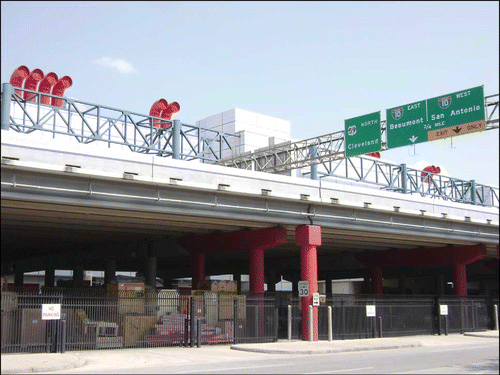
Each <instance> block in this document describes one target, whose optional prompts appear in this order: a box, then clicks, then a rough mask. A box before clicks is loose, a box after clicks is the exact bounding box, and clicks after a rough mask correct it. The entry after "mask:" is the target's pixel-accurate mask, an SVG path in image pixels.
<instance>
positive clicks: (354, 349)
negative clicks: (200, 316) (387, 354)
mask: <svg viewBox="0 0 500 375" xmlns="http://www.w3.org/2000/svg"><path fill="white" fill-rule="evenodd" d="M422 346H423V345H422V344H421V343H414V344H400V345H386V346H378V347H373V346H360V347H351V348H331V349H303V350H287V349H259V348H248V347H244V346H241V347H238V346H235V345H231V346H230V349H233V350H241V351H246V352H254V353H266V354H330V353H345V352H360V351H368V350H390V349H406V348H418V347H422Z"/></svg>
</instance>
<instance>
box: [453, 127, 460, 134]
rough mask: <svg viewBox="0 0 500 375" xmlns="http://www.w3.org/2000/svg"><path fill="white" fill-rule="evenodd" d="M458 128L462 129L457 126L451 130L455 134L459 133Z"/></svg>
mask: <svg viewBox="0 0 500 375" xmlns="http://www.w3.org/2000/svg"><path fill="white" fill-rule="evenodd" d="M460 130H462V128H459V127H458V126H457V127H456V128H455V129H453V131H454V132H455V133H457V134H458V133H460Z"/></svg>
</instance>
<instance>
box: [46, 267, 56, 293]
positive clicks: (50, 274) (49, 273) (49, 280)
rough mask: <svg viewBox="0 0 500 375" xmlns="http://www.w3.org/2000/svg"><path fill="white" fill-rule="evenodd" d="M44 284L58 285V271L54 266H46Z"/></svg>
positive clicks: (49, 285)
mask: <svg viewBox="0 0 500 375" xmlns="http://www.w3.org/2000/svg"><path fill="white" fill-rule="evenodd" d="M44 286H45V287H49V288H53V287H55V286H56V271H55V269H54V267H47V268H45V280H44Z"/></svg>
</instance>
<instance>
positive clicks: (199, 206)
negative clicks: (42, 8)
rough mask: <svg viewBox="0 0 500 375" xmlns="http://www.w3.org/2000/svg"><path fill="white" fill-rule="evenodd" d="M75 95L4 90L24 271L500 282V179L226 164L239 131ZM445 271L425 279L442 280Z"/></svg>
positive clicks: (5, 194) (256, 286)
mask: <svg viewBox="0 0 500 375" xmlns="http://www.w3.org/2000/svg"><path fill="white" fill-rule="evenodd" d="M28 91H29V90H28ZM33 95H35V96H36V95H39V94H37V93H36V92H34V93H33ZM63 99H64V100H65V101H66V107H65V108H62V109H57V108H55V107H44V106H41V105H39V104H38V103H35V104H32V103H30V102H29V101H27V100H24V101H23V100H22V99H21V97H20V96H18V95H17V94H15V93H14V92H12V94H11V96H9V97H7V98H6V97H5V95H4V93H3V95H2V148H1V156H2V162H1V189H2V190H1V191H2V197H1V198H2V199H1V207H2V211H1V218H2V226H1V231H2V233H1V234H2V275H8V274H14V275H15V280H16V281H15V282H16V285H19V286H20V285H22V284H23V274H24V273H25V272H30V271H38V270H45V271H46V283H47V285H49V286H50V284H51V283H52V284H53V272H54V270H56V269H73V270H74V275H75V276H74V278H75V281H77V280H78V279H79V278H81V275H82V272H83V270H104V271H105V272H106V275H107V276H106V281H107V282H109V281H111V280H112V278H113V275H114V274H115V272H116V271H136V272H141V273H143V274H144V275H145V279H146V283H147V284H149V285H151V286H156V281H157V279H159V280H161V282H162V283H163V285H164V286H165V287H168V286H169V283H170V282H171V280H172V279H173V278H179V277H192V278H193V284H194V285H196V281H201V280H202V279H204V278H205V276H209V275H217V274H233V275H235V276H236V278H237V279H238V278H239V277H240V276H241V274H249V275H250V290H251V292H254V293H262V292H263V291H264V281H265V280H267V282H268V285H270V288H272V287H273V286H274V284H275V282H277V281H279V280H280V278H281V277H283V278H284V279H287V280H290V281H293V285H294V289H295V288H296V284H297V281H298V280H300V279H301V278H302V279H304V278H305V279H307V280H309V281H310V282H311V283H312V284H311V285H312V287H311V291H312V292H314V291H317V280H318V278H319V279H326V280H332V279H339V278H354V277H363V278H365V279H368V280H371V288H370V289H371V290H370V291H371V292H373V293H375V294H381V293H382V291H383V285H382V276H383V277H384V278H386V279H390V278H405V277H410V278H412V279H415V278H418V277H424V278H427V279H429V278H431V279H432V278H434V279H436V280H441V281H440V282H441V283H442V282H447V281H449V280H451V282H452V283H453V293H454V294H456V295H466V294H467V280H473V279H474V278H476V279H475V280H481V282H483V283H487V284H488V285H490V286H489V288H490V289H491V290H490V291H492V292H493V293H494V292H495V286H491V285H496V288H497V289H496V291H498V245H499V233H498V229H499V221H498V220H499V219H498V214H499V212H498V188H494V187H484V186H482V185H480V184H476V183H475V182H463V181H457V180H455V179H451V178H449V179H448V180H447V181H448V182H446V181H445V182H446V183H447V184H448V185H447V186H448V188H450V187H451V190H448V191H446V190H445V189H444V185H440V184H441V183H443V181H441V180H440V179H438V178H436V179H435V180H434V176H430V178H431V180H432V181H433V184H427V185H424V183H423V182H422V179H421V178H420V175H419V172H421V171H415V175H414V176H412V175H411V173H408V170H407V169H405V167H404V166H400V167H399V169H398V171H397V172H396V174H395V175H393V174H392V172H390V173H388V174H387V175H384V176H386V177H384V178H386V182H387V186H389V187H390V188H389V189H387V188H386V189H383V188H380V186H378V185H377V183H373V182H374V181H373V180H370V177H369V175H368V174H367V175H362V176H361V178H360V179H359V180H358V181H352V180H348V179H346V180H344V181H340V182H339V181H337V182H333V181H327V180H326V179H317V180H314V179H305V178H298V177H292V176H284V175H279V174H271V173H264V172H260V171H253V170H247V169H237V168H227V167H224V166H220V165H214V163H217V162H219V161H220V156H221V155H222V148H223V147H222V145H223V144H225V145H227V146H228V147H230V146H231V141H229V140H228V139H229V137H230V135H224V134H221V133H219V132H215V133H214V134H211V136H210V137H209V138H203V137H204V136H205V134H204V130H203V129H194V130H193V129H191V128H190V129H191V130H193V131H195V133H196V134H195V136H194V137H191V138H190V133H189V132H188V131H186V128H185V127H183V124H181V123H180V122H178V121H177V120H174V121H171V128H169V129H167V130H162V131H161V132H160V131H158V133H156V134H153V130H154V129H153V128H152V127H151V125H148V124H151V122H152V120H154V119H155V118H154V117H151V116H143V117H144V118H143V119H142V120H139V121H137V122H134V120H132V117H131V114H129V113H126V112H124V111H122V112H121V114H120V115H119V116H118V117H117V118H115V119H111V118H110V117H105V118H104V117H102V111H101V110H100V107H98V106H97V107H96V106H95V105H90V104H87V105H88V106H89V107H90V108H88V109H87V110H84V109H82V108H81V107H80V108H78V107H77V106H76V104H78V103H75V101H74V100H69V99H67V98H63ZM6 100H8V102H9V103H10V105H6V104H5V103H6ZM81 104H83V103H81ZM16 106H19V108H17V109H16ZM71 108H75V109H74V110H73V111H72V110H71ZM108 110H109V111H111V109H108ZM5 111H8V112H9V113H8V114H7V115H6V114H5ZM16 111H18V112H16ZM93 112H97V114H96V115H94V114H92V113H93ZM89 114H92V116H93V121H94V122H92V121H91V120H90V119H91V118H92V117H91V116H90V115H89ZM100 116H101V117H100ZM127 116H128V117H127ZM78 119H80V120H78ZM126 119H129V120H130V121H128V120H126ZM60 121H62V124H61V123H60ZM78 121H79V122H78ZM127 121H128V122H127ZM6 123H7V126H6ZM140 123H143V124H145V125H144V126H142V128H141V125H140ZM80 128H81V132H79V131H80V130H78V131H77V129H80ZM129 128H131V129H132V130H133V131H129V132H127V129H129ZM148 129H149V133H146V132H147V131H148ZM44 132H46V134H50V135H51V136H54V138H51V137H49V138H47V137H45V138H43V137H38V134H39V133H44ZM112 133H113V134H112ZM56 134H57V135H58V138H57V139H56V138H55V135H56ZM62 134H64V135H70V136H71V137H73V140H74V142H61V135H62ZM106 137H107V138H106ZM63 138H64V137H63ZM117 139H119V140H117ZM193 139H197V142H194V141H193ZM93 141H97V143H98V144H101V145H105V146H106V145H108V146H109V145H111V144H112V143H113V144H118V145H119V146H120V147H122V148H121V149H119V150H118V152H117V151H116V149H112V148H109V149H108V148H106V147H99V146H97V147H94V145H93V144H92V145H91V144H89V143H92V142H93ZM214 145H218V146H217V147H215V146H214ZM183 147H185V148H183ZM127 149H128V151H127ZM129 151H136V152H129ZM165 156H171V157H170V158H169V157H165ZM358 159H359V160H361V159H362V158H358ZM200 160H201V161H203V162H199V161H200ZM360 165H361V167H360V168H361V171H363V170H364V169H363V166H362V163H361V164H360ZM351 166H352V167H353V168H354V167H355V165H354V164H351ZM384 168H386V167H384ZM382 169H383V168H382V167H380V166H379V165H375V167H370V168H369V170H382ZM346 170H348V168H347V167H346ZM388 170H389V171H391V169H390V168H389V169H388ZM358 175H359V174H358ZM375 176H377V175H375ZM387 176H388V177H387ZM375 178H378V177H375ZM429 186H433V188H434V192H432V193H429V190H425V189H424V187H426V188H427V189H429ZM436 191H437V192H438V194H436V193H435V192H436ZM485 192H487V194H486V193H485ZM488 261H496V262H497V263H496V265H497V269H496V271H495V270H494V269H493V270H491V269H488V264H487V263H486V262H488ZM489 264H490V265H491V262H490V263H489ZM490 268H491V267H490ZM440 275H441V277H440ZM434 279H433V280H434ZM430 284H432V285H430ZM430 284H429V283H428V282H427V283H425V282H424V283H422V286H421V288H420V289H419V290H417V291H416V292H417V293H425V292H427V293H432V292H433V291H434V290H435V288H436V285H435V283H434V281H432V282H431V283H430ZM314 285H315V286H314ZM326 285H327V290H326V291H327V293H328V282H327V283H326ZM330 288H331V283H330ZM414 291H415V290H414ZM429 291H430V292H429ZM399 292H401V293H406V289H405V288H400V289H399ZM311 298H312V297H311ZM306 302H307V303H309V302H310V301H309V300H308V301H306ZM303 310H305V309H303ZM303 323H304V322H303ZM306 330H307V329H304V332H306Z"/></svg>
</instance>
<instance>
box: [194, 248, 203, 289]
mask: <svg viewBox="0 0 500 375" xmlns="http://www.w3.org/2000/svg"><path fill="white" fill-rule="evenodd" d="M191 256H192V261H193V276H192V282H191V289H192V290H195V289H197V288H198V283H199V282H200V281H204V280H205V252H204V251H201V250H198V251H193V252H192V253H191Z"/></svg>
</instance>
